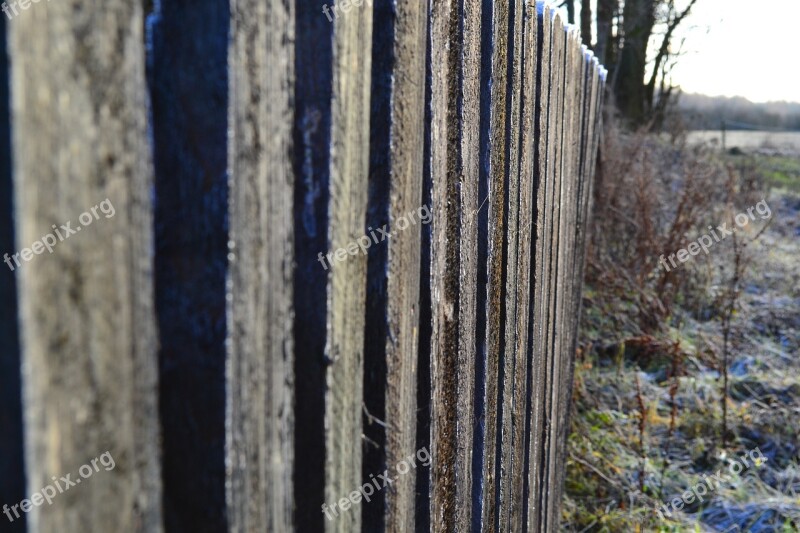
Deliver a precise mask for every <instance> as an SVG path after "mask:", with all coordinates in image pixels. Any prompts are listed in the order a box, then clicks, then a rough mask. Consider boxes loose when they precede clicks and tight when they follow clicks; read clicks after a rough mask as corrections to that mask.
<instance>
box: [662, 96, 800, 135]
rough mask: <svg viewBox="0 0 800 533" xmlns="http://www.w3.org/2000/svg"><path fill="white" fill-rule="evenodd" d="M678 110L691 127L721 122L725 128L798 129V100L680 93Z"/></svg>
mask: <svg viewBox="0 0 800 533" xmlns="http://www.w3.org/2000/svg"><path fill="white" fill-rule="evenodd" d="M678 111H679V113H680V118H681V120H682V122H683V124H684V125H685V126H686V127H688V128H689V129H692V130H716V129H720V128H722V125H723V123H724V125H725V128H726V129H728V130H779V131H800V103H790V102H769V103H765V104H759V103H754V102H751V101H749V100H747V99H745V98H742V97H733V98H727V97H722V96H718V97H712V96H704V95H700V94H681V95H680V98H679V99H678Z"/></svg>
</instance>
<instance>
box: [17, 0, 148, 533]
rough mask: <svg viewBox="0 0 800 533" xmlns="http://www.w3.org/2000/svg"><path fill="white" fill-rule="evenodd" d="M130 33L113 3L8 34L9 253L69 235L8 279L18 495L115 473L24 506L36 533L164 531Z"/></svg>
mask: <svg viewBox="0 0 800 533" xmlns="http://www.w3.org/2000/svg"><path fill="white" fill-rule="evenodd" d="M143 29H144V21H143V8H142V4H141V3H136V2H127V1H123V0H110V1H108V2H103V3H98V4H93V5H92V6H91V9H88V8H85V6H80V5H78V4H77V3H75V2H62V3H57V2H53V3H51V4H39V5H38V6H36V7H35V8H34V9H30V10H29V11H27V12H25V13H24V16H21V17H18V18H16V19H15V20H14V21H13V25H12V26H11V29H10V54H11V57H12V58H13V61H12V80H13V83H12V109H13V120H12V124H13V128H14V130H13V139H14V187H15V198H16V214H17V223H18V228H17V239H18V240H17V242H18V243H19V245H18V246H19V247H20V248H22V247H27V246H29V245H30V244H31V243H33V242H34V241H36V240H37V239H42V237H43V236H44V235H46V234H50V233H52V232H53V231H55V230H54V229H52V227H53V225H57V224H66V223H67V221H71V229H72V230H73V231H76V234H73V235H71V236H70V237H69V238H68V240H66V238H65V240H64V241H63V242H59V243H57V249H55V251H54V253H53V254H52V255H50V254H48V255H47V256H46V257H33V259H32V260H31V261H30V262H29V263H25V264H23V265H21V267H20V268H19V272H18V273H17V274H18V277H17V279H18V280H19V284H20V286H19V294H20V307H21V324H22V345H23V347H24V348H23V375H24V402H25V424H26V456H27V474H28V486H29V487H30V488H31V493H32V492H34V491H37V490H40V489H42V488H44V487H45V486H47V485H50V484H51V483H52V476H55V475H65V474H68V473H70V472H71V473H72V474H73V476H75V472H76V471H77V469H78V468H79V467H81V466H82V465H85V464H86V463H87V462H89V461H90V460H91V459H92V458H95V457H98V456H100V455H101V454H104V453H106V452H108V453H109V454H110V455H111V457H113V458H114V459H115V462H116V465H115V467H114V469H113V470H110V471H107V472H106V471H103V470H100V471H99V472H97V473H96V474H94V476H93V477H92V478H91V480H89V479H87V480H85V482H84V484H83V485H81V487H80V489H79V490H74V492H69V493H65V494H63V495H61V498H62V501H61V502H60V505H53V506H47V507H34V508H33V509H32V510H31V513H30V514H29V515H28V518H29V528H30V530H31V531H35V532H38V531H123V532H125V531H147V532H157V531H161V530H162V517H161V480H160V466H159V421H158V399H157V398H158V396H157V379H158V378H157V360H156V346H157V340H156V327H155V315H154V305H153V281H152V273H153V265H152V255H153V245H152V242H151V234H152V230H151V228H152V207H151V187H152V177H153V170H152V163H151V161H152V160H151V154H150V148H149V143H148V137H147V99H146V84H145V66H144V59H145V51H144V38H143V34H142V33H143ZM105 200H109V202H110V205H111V206H112V207H113V208H114V209H113V212H114V214H113V216H109V215H110V213H111V211H112V210H111V209H110V208H108V207H107V208H106V212H107V213H108V214H105V217H103V216H102V215H100V216H98V217H92V215H91V214H90V215H89V218H96V220H95V221H94V222H93V223H90V222H89V218H87V217H85V216H83V215H85V214H86V213H87V212H88V211H90V210H91V208H92V207H94V206H99V204H100V203H101V202H103V201H105ZM107 205H108V204H107ZM98 213H100V211H99V210H98ZM104 213H105V212H104ZM76 218H77V220H76ZM89 224H91V226H89ZM77 227H81V229H82V232H81V233H77V230H76V228H77ZM64 231H65V232H66V231H67V230H66V229H64Z"/></svg>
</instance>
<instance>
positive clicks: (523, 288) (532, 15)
mask: <svg viewBox="0 0 800 533" xmlns="http://www.w3.org/2000/svg"><path fill="white" fill-rule="evenodd" d="M524 17H525V23H524V24H525V26H524V39H523V45H522V46H523V54H524V56H523V65H522V72H523V77H522V79H523V81H522V89H521V90H522V103H521V106H522V121H521V140H520V164H519V181H520V203H519V223H518V230H517V231H518V233H519V235H518V239H519V248H518V251H519V261H518V263H517V272H518V274H517V286H518V289H517V290H518V291H519V295H518V298H517V327H516V333H515V336H516V344H515V347H514V401H513V404H512V416H513V438H512V453H513V458H512V462H511V466H512V473H511V490H510V496H511V501H510V502H509V507H510V510H509V512H510V515H511V520H510V524H509V527H508V530H510V531H523V530H524V529H525V506H526V501H525V479H526V475H527V468H528V466H527V463H528V462H527V461H526V456H527V452H526V450H527V446H526V443H527V432H528V431H529V428H527V427H526V424H527V419H528V413H529V412H530V407H529V403H528V398H529V395H530V390H531V389H530V387H529V382H530V379H529V375H528V371H529V368H528V367H529V362H528V360H529V357H528V354H529V351H530V342H531V338H530V320H531V309H532V287H533V284H532V282H533V275H534V271H533V259H534V257H533V255H535V254H534V252H533V244H534V241H533V239H534V229H533V225H534V223H535V219H534V217H535V209H536V205H535V197H534V194H535V188H536V185H537V183H536V181H537V168H536V160H535V156H536V150H535V143H536V142H537V138H536V136H537V130H536V114H537V107H538V102H537V96H538V95H537V71H538V69H539V65H540V58H539V44H538V15H537V10H536V6H535V5H533V4H526V5H525V10H524Z"/></svg>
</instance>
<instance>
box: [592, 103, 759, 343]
mask: <svg viewBox="0 0 800 533" xmlns="http://www.w3.org/2000/svg"><path fill="white" fill-rule="evenodd" d="M598 159H599V160H598V169H597V178H596V182H595V195H594V214H593V217H594V218H593V220H594V224H593V226H592V228H591V240H590V251H589V259H588V269H587V281H589V283H592V284H594V285H596V286H601V287H603V288H604V289H608V288H610V287H616V288H617V289H621V290H623V291H625V292H624V293H623V294H624V295H625V296H631V295H634V296H635V298H636V299H637V300H638V301H637V304H638V312H639V326H640V327H641V328H642V331H644V332H648V331H654V330H657V329H659V327H660V325H661V324H662V323H663V320H664V318H665V317H667V316H669V315H670V311H671V309H672V306H673V304H674V303H675V301H676V298H679V297H681V298H683V297H684V296H688V297H690V298H695V299H696V297H697V295H698V294H702V293H703V292H704V291H703V290H702V289H703V288H702V287H698V285H702V284H703V283H706V282H707V281H708V280H710V279H711V273H710V272H704V269H707V268H708V263H707V262H705V261H703V258H701V257H700V256H696V257H695V258H693V260H692V261H690V262H688V263H686V264H683V265H679V267H678V268H676V269H672V270H671V271H670V272H667V271H666V270H665V269H664V268H662V267H661V266H660V265H659V258H660V256H661V255H665V256H668V255H669V254H672V253H675V252H677V251H678V250H679V249H681V248H685V247H686V245H687V244H688V243H689V242H691V241H693V240H695V239H697V238H698V237H699V236H701V235H703V234H706V233H707V232H708V226H709V225H714V226H716V225H717V224H721V223H722V222H724V221H725V220H727V218H728V217H727V216H725V214H724V213H723V212H721V211H720V207H719V206H722V205H726V204H727V203H728V202H730V201H731V185H730V176H731V173H732V172H733V170H732V169H729V168H726V166H725V164H724V162H723V160H722V159H721V158H720V157H719V156H718V155H717V154H715V153H713V152H712V151H710V150H709V149H708V148H706V147H689V146H687V144H686V136H685V135H684V134H683V133H681V132H671V134H666V135H665V134H661V135H656V134H652V133H647V132H646V131H644V130H642V131H637V132H632V133H631V132H627V131H624V130H623V129H621V127H620V124H619V122H618V120H617V119H616V118H615V117H613V116H606V117H605V128H604V132H603V140H602V143H601V148H600V154H599V156H598ZM742 188H744V187H742ZM740 192H741V193H743V192H744V191H739V188H736V194H735V196H736V195H739V193H740ZM734 203H735V204H738V203H739V202H737V201H734ZM747 205H752V204H747ZM712 253H713V252H712ZM698 289H699V290H698ZM681 293H683V294H681ZM683 303H686V302H683ZM690 303H691V302H690ZM696 305H697V306H702V302H696Z"/></svg>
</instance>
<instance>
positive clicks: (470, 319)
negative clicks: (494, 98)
mask: <svg viewBox="0 0 800 533" xmlns="http://www.w3.org/2000/svg"><path fill="white" fill-rule="evenodd" d="M460 6H461V7H460V10H461V20H462V22H461V27H460V28H461V29H460V31H461V34H460V40H461V43H462V44H461V57H460V61H461V63H460V66H459V83H460V87H459V92H458V95H459V103H458V109H459V110H460V116H459V120H458V124H459V144H458V168H457V171H458V180H459V181H458V187H459V192H460V197H459V202H460V209H459V227H460V243H459V244H460V250H459V253H460V255H459V267H460V268H459V327H458V343H459V344H458V392H457V401H456V412H457V416H458V422H457V428H456V441H457V444H456V446H457V449H456V465H455V471H456V516H455V524H454V528H455V530H456V531H468V530H469V528H470V526H471V524H472V516H473V512H474V510H473V477H474V475H475V472H474V471H473V464H474V462H473V461H474V453H475V450H474V434H475V366H476V361H477V357H478V351H477V335H476V329H477V327H478V319H477V302H478V294H477V291H478V268H479V262H478V217H479V211H480V209H481V204H480V201H479V181H480V124H481V122H480V113H481V112H480V93H481V87H480V81H481V79H480V75H479V73H480V66H481V31H482V21H481V6H480V5H479V4H478V3H477V2H473V1H471V0H460Z"/></svg>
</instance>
